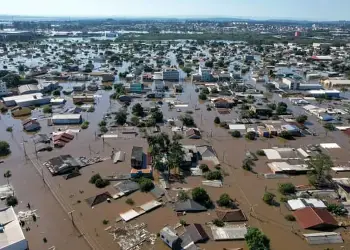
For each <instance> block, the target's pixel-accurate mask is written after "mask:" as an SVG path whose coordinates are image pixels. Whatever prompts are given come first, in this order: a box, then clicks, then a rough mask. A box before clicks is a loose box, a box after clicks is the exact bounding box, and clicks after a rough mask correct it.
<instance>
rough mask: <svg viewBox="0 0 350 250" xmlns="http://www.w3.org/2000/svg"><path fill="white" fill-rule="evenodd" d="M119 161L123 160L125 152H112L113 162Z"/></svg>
mask: <svg viewBox="0 0 350 250" xmlns="http://www.w3.org/2000/svg"><path fill="white" fill-rule="evenodd" d="M119 161H125V152H123V151H118V152H116V153H115V154H114V157H113V163H117V162H119Z"/></svg>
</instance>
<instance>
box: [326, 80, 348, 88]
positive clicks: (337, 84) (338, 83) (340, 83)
mask: <svg viewBox="0 0 350 250" xmlns="http://www.w3.org/2000/svg"><path fill="white" fill-rule="evenodd" d="M323 84H324V86H325V87H327V88H347V87H350V80H348V79H328V80H324V81H323Z"/></svg>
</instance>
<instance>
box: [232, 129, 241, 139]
mask: <svg viewBox="0 0 350 250" xmlns="http://www.w3.org/2000/svg"><path fill="white" fill-rule="evenodd" d="M231 136H232V137H235V138H240V137H241V132H239V131H238V130H234V131H232V133H231Z"/></svg>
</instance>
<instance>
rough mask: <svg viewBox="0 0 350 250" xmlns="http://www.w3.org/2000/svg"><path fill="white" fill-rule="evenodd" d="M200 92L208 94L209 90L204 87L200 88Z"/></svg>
mask: <svg viewBox="0 0 350 250" xmlns="http://www.w3.org/2000/svg"><path fill="white" fill-rule="evenodd" d="M201 93H203V94H206V95H209V93H210V92H209V89H208V88H207V87H205V88H202V91H201Z"/></svg>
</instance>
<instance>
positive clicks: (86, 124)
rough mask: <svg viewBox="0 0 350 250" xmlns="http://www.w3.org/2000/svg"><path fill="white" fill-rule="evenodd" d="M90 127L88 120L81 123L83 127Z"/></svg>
mask: <svg viewBox="0 0 350 250" xmlns="http://www.w3.org/2000/svg"><path fill="white" fill-rule="evenodd" d="M88 127H89V122H88V121H84V122H83V124H81V128H82V129H87V128H88Z"/></svg>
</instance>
